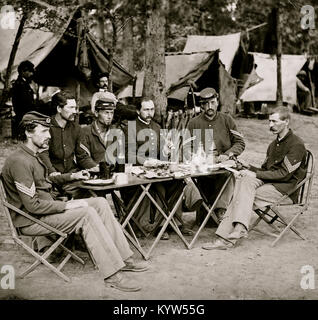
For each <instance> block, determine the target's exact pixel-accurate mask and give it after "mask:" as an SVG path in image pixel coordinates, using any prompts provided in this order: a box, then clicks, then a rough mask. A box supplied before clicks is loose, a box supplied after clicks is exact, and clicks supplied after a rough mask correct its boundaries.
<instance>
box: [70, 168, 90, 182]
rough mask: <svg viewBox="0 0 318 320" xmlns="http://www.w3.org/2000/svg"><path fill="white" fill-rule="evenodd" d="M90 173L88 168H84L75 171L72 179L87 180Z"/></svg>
mask: <svg viewBox="0 0 318 320" xmlns="http://www.w3.org/2000/svg"><path fill="white" fill-rule="evenodd" d="M89 177H90V175H89V172H88V171H87V170H82V171H78V172H73V173H72V174H71V179H72V180H87V179H89Z"/></svg>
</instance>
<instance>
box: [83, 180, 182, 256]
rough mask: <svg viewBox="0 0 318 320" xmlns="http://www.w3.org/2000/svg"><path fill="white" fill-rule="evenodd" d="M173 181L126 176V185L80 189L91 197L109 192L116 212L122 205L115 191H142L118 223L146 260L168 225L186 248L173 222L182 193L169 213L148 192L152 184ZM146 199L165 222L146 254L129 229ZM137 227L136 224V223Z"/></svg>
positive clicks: (113, 184)
mask: <svg viewBox="0 0 318 320" xmlns="http://www.w3.org/2000/svg"><path fill="white" fill-rule="evenodd" d="M171 180H173V178H172V177H165V178H159V179H158V178H156V179H142V178H139V177H136V176H133V175H131V174H129V175H128V183H125V184H115V183H112V184H107V185H92V184H85V183H82V184H81V186H80V187H81V188H82V189H86V190H89V192H90V193H91V194H92V195H93V196H95V197H96V196H97V192H98V191H99V192H105V193H106V192H110V193H111V194H112V197H113V200H115V201H114V203H115V207H116V210H117V212H118V209H119V208H118V205H119V206H122V207H123V205H122V203H121V202H119V201H118V197H117V195H116V194H115V192H114V191H115V190H119V189H121V188H125V187H132V186H136V187H138V186H139V187H140V188H141V189H142V192H141V194H140V195H139V196H138V198H137V199H134V205H133V206H132V208H131V209H130V210H129V212H127V214H126V216H124V217H123V218H122V219H120V223H121V226H122V229H123V232H124V234H125V235H126V237H127V238H128V240H129V241H130V242H131V243H132V244H133V245H134V247H135V248H136V249H137V250H138V252H139V253H140V254H141V255H142V256H143V257H144V259H146V260H148V259H149V257H150V255H151V253H152V251H153V249H154V248H155V246H156V245H157V243H158V242H159V240H160V238H161V236H162V234H163V233H164V232H165V230H166V228H167V227H168V225H169V224H170V225H171V227H172V228H173V230H174V231H175V232H176V233H177V235H178V236H179V237H180V239H181V240H182V241H183V242H184V244H185V246H186V247H188V242H187V241H186V239H185V238H184V236H183V234H182V233H181V231H180V229H179V227H178V225H177V223H176V222H175V220H174V215H175V213H176V210H177V208H178V207H179V206H180V205H181V202H182V197H183V192H181V194H180V196H179V197H178V199H177V201H176V203H175V204H174V207H173V208H172V210H171V211H169V210H168V212H165V210H164V209H163V208H161V206H160V205H159V204H158V202H157V201H156V199H155V196H154V194H153V192H154V191H152V192H150V187H151V185H152V184H154V183H157V182H164V181H171ZM145 197H148V198H149V199H150V201H151V202H152V203H153V204H154V205H155V207H156V208H157V209H158V211H159V212H160V214H161V215H162V217H163V218H164V220H165V222H164V224H163V225H162V227H161V228H160V231H159V233H158V235H157V236H156V238H155V240H154V242H153V244H152V245H151V247H150V248H149V250H148V251H147V252H145V251H144V250H143V248H142V246H141V245H140V243H139V241H138V239H137V237H136V235H135V232H134V230H133V228H132V227H131V224H130V221H134V222H135V223H136V221H135V220H134V219H133V215H134V213H135V211H136V209H137V208H138V206H139V204H140V203H141V201H142V200H143V199H144V198H145ZM163 200H164V199H162V198H161V201H163ZM165 207H166V208H168V206H167V204H166V203H165ZM136 224H137V226H138V223H136ZM126 227H127V228H128V230H129V233H128V232H127V230H126Z"/></svg>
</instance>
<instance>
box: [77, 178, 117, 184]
mask: <svg viewBox="0 0 318 320" xmlns="http://www.w3.org/2000/svg"><path fill="white" fill-rule="evenodd" d="M83 182H84V183H85V184H91V185H94V186H100V185H102V186H104V185H106V184H112V183H114V179H113V178H112V179H92V180H84V181H83Z"/></svg>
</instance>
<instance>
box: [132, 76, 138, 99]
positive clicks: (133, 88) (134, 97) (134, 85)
mask: <svg viewBox="0 0 318 320" xmlns="http://www.w3.org/2000/svg"><path fill="white" fill-rule="evenodd" d="M136 84H137V76H135V77H134V82H133V87H132V91H133V92H132V95H133V104H135V102H136Z"/></svg>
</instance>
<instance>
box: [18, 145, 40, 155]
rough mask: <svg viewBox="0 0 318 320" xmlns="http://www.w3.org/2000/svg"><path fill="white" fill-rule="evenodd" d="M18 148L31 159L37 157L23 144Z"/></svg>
mask: <svg viewBox="0 0 318 320" xmlns="http://www.w3.org/2000/svg"><path fill="white" fill-rule="evenodd" d="M20 148H21V149H22V150H23V151H25V152H26V153H28V154H29V155H31V156H33V157H37V153H34V152H33V151H32V150H31V149H29V148H28V147H27V146H26V145H25V144H22V145H21V146H20Z"/></svg>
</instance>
